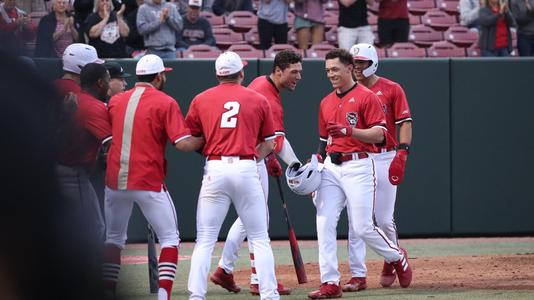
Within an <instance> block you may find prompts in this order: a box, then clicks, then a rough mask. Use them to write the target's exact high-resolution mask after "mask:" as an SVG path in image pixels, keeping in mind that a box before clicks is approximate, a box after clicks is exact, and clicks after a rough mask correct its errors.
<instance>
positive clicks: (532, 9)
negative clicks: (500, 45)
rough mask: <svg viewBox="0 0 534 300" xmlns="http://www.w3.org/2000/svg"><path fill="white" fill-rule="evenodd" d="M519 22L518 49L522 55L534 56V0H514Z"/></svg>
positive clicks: (516, 17) (516, 19)
mask: <svg viewBox="0 0 534 300" xmlns="http://www.w3.org/2000/svg"><path fill="white" fill-rule="evenodd" d="M512 14H513V15H514V18H515V21H516V22H517V50H518V51H519V55H520V56H534V1H533V0H512Z"/></svg>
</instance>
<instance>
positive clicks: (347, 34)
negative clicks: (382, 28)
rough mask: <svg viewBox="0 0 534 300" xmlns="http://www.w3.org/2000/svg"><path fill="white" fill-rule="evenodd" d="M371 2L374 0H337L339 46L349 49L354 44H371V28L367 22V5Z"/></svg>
mask: <svg viewBox="0 0 534 300" xmlns="http://www.w3.org/2000/svg"><path fill="white" fill-rule="evenodd" d="M373 2H374V0H365V1H361V0H360V1H358V0H339V4H340V5H339V25H338V28H337V39H338V42H339V48H342V49H345V50H349V49H350V47H352V45H354V44H358V43H367V44H373V41H374V35H373V30H372V29H371V26H370V25H369V22H367V5H372V4H373ZM381 41H382V40H381Z"/></svg>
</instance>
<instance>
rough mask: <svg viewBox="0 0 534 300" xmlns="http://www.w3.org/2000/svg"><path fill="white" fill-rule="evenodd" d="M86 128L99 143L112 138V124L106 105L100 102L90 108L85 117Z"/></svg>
mask: <svg viewBox="0 0 534 300" xmlns="http://www.w3.org/2000/svg"><path fill="white" fill-rule="evenodd" d="M84 119H85V120H84V127H85V129H87V130H88V131H89V132H90V133H91V134H92V135H93V136H94V137H96V138H97V139H98V140H99V141H101V142H105V141H107V140H109V138H111V122H110V119H109V114H108V110H107V108H106V106H105V105H104V103H101V102H98V103H95V104H94V105H91V106H90V107H89V108H88V111H87V114H85V117H84Z"/></svg>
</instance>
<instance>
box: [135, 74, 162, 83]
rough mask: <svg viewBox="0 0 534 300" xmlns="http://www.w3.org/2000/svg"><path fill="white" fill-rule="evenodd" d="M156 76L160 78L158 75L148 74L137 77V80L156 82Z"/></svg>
mask: <svg viewBox="0 0 534 300" xmlns="http://www.w3.org/2000/svg"><path fill="white" fill-rule="evenodd" d="M156 76H158V73H155V74H148V75H137V80H138V81H139V82H152V81H154V79H156Z"/></svg>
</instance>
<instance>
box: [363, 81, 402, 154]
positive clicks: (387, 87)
mask: <svg viewBox="0 0 534 300" xmlns="http://www.w3.org/2000/svg"><path fill="white" fill-rule="evenodd" d="M370 90H371V91H373V93H375V95H376V96H378V99H379V100H380V102H381V103H382V109H383V110H384V112H385V113H386V123H387V128H388V134H387V135H386V136H387V138H386V145H385V147H386V148H391V147H395V146H397V144H398V140H397V124H400V123H402V122H406V121H412V115H411V113H410V107H408V100H406V94H404V90H403V89H402V87H401V86H400V85H399V84H398V83H396V82H394V81H391V80H389V79H386V78H384V77H380V78H379V79H378V81H377V82H376V83H375V84H374V85H373V86H372V87H371V88H370ZM379 149H380V148H377V151H379Z"/></svg>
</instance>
